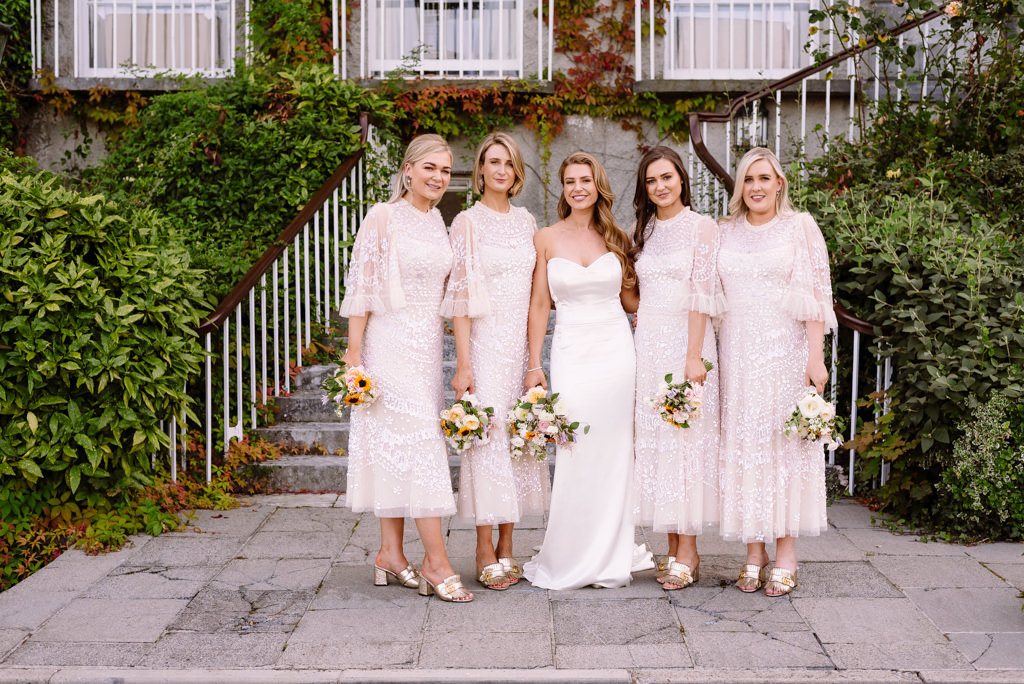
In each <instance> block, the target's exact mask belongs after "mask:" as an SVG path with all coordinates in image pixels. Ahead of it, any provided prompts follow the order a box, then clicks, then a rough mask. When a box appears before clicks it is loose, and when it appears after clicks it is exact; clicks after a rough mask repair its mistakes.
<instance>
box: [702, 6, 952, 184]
mask: <svg viewBox="0 0 1024 684" xmlns="http://www.w3.org/2000/svg"><path fill="white" fill-rule="evenodd" d="M940 16H942V12H941V11H940V10H931V11H930V12H927V13H926V14H923V15H922V16H920V17H919V18H917V19H912V20H910V21H905V22H903V23H902V24H900V25H899V26H897V27H895V28H894V29H892V30H891V31H889V32H888V33H887V34H886V36H887V38H888V37H895V36H898V35H900V34H902V33H906V32H907V31H910V30H913V29H915V28H917V27H918V26H920V25H922V24H926V23H928V22H929V21H931V20H932V19H937V18H938V17H940ZM877 43H878V37H877V36H872V37H871V38H870V39H868V40H867V41H865V44H864V46H863V47H861V46H854V47H852V48H849V49H847V50H843V51H842V52H840V53H837V54H835V55H832V56H831V57H829V58H828V59H826V60H825V61H824V62H822V63H821V64H818V65H813V66H809V67H804V68H803V69H801V70H800V71H795V72H793V73H792V74H790V75H789V76H786V77H784V78H780V79H779V80H777V81H773V82H771V83H767V84H765V85H763V86H761V87H760V88H758V89H757V90H751V91H750V92H749V93H745V94H743V95H740V96H739V97H737V98H736V99H734V100H733V101H732V102H730V103H729V107H728V109H726V110H725V111H724V112H691V113H690V115H689V117H688V119H687V121H688V124H689V128H690V141H691V142H692V143H693V150H694V152H696V153H697V156H698V157H699V158H700V160H701V161H702V162H704V165H705V166H707V167H708V170H709V171H711V173H713V174H714V175H715V177H716V178H718V180H720V181H722V184H723V185H724V186H725V189H726V192H728V193H729V194H730V195H731V194H732V191H733V188H734V187H735V183H734V182H733V179H732V176H730V175H729V172H728V171H726V169H725V168H723V167H722V165H721V164H719V163H718V160H717V159H715V157H714V155H713V154H711V152H709V151H708V148H707V146H706V145H705V144H704V136H703V135H701V130H700V125H701V123H703V122H705V121H713V122H717V123H725V122H728V121H732V120H733V119H734V118H736V113H737V112H739V111H740V110H741V109H743V108H744V107H746V106H747V105H748V104H750V103H752V102H756V101H758V100H760V99H762V98H764V97H767V96H769V95H772V94H774V93H775V92H776V91H779V90H782V89H784V88H788V87H789V86H791V85H795V84H797V83H800V82H801V81H803V80H804V79H806V78H808V77H810V76H813V75H814V74H817V73H820V72H822V71H825V70H827V69H830V68H832V67H833V66H835V65H836V64H838V63H839V62H843V61H845V60H847V59H849V58H851V57H853V56H855V55H857V54H860V53H861V52H865V51H866V50H870V49H871V48H873V47H874V46H875V45H876V44H877Z"/></svg>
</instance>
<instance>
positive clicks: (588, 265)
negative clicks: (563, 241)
mask: <svg viewBox="0 0 1024 684" xmlns="http://www.w3.org/2000/svg"><path fill="white" fill-rule="evenodd" d="M609 254H613V252H605V253H604V254H602V255H601V256H599V257H597V258H596V259H594V260H593V261H591V262H590V263H589V264H587V265H586V266H584V265H583V264H581V263H579V262H578V261H573V260H572V259H567V258H566V257H551V258H550V259H548V263H550V262H552V261H554V260H555V259H561V260H562V261H568V262H569V263H570V264H575V265H576V266H579V267H580V268H582V269H583V270H584V271H585V270H587V269H588V268H590V267H591V266H593V265H594V264H596V263H597V262H598V261H600V260H601V259H603V258H605V257H606V256H608V255H609Z"/></svg>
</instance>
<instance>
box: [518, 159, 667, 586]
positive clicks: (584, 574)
mask: <svg viewBox="0 0 1024 684" xmlns="http://www.w3.org/2000/svg"><path fill="white" fill-rule="evenodd" d="M558 177H559V180H560V181H561V183H562V195H561V197H560V198H559V200H558V215H559V217H560V218H561V220H560V221H559V222H558V223H556V224H555V225H553V226H549V227H547V228H543V229H541V230H539V231H538V232H537V233H536V235H534V245H535V246H536V248H537V265H536V268H535V270H534V273H533V293H532V295H531V300H530V315H529V322H528V337H529V348H530V359H529V365H528V366H527V369H528V370H527V374H526V378H525V383H524V384H525V385H526V387H527V388H530V387H534V386H536V385H542V386H543V387H545V388H546V387H547V382H546V380H545V378H544V371H543V370H542V369H541V361H540V358H541V348H542V347H543V344H544V335H545V333H546V332H547V325H548V316H549V314H550V313H551V306H552V302H554V304H555V305H556V310H557V318H556V322H555V334H554V339H553V341H552V344H551V389H552V391H554V392H558V395H559V400H560V401H561V403H562V404H563V405H564V406H565V412H566V415H567V416H568V417H569V418H570V420H573V421H580V422H581V423H584V424H589V425H590V432H589V433H588V434H586V435H584V434H583V431H582V429H581V430H578V431H577V437H578V439H577V442H576V444H574V445H571V447H569V448H565V447H559V448H558V454H557V461H556V465H555V479H554V484H553V485H552V489H551V511H550V513H549V514H548V528H547V532H546V533H545V535H544V543H543V545H542V546H541V549H540V553H538V554H537V555H536V556H534V558H533V560H531V561H530V562H528V563H526V565H525V566H524V568H523V573H524V575H525V577H526V578H527V579H528V580H530V582H532V583H533V584H534V585H536V586H539V587H543V588H545V589H578V588H580V587H585V586H587V585H593V586H599V587H624V586H626V585H628V584H629V582H630V579H631V577H630V571H631V570H640V569H644V568H649V567H653V563H652V562H651V558H650V554H649V553H646V550H645V549H644V548H643V547H638V548H637V549H636V550H635V549H634V545H633V522H632V517H631V506H630V501H629V492H630V482H631V475H632V469H633V418H632V416H633V401H634V393H635V374H636V357H635V355H634V351H633V337H632V333H631V331H630V327H629V322H628V320H627V319H626V314H625V311H624V310H623V308H622V304H621V302H620V299H619V298H620V295H621V294H622V292H623V290H626V291H632V288H633V285H634V284H635V283H636V273H635V272H634V271H633V266H632V264H631V263H630V262H629V259H628V258H627V256H626V254H627V251H628V249H629V240H628V239H627V238H626V235H625V233H623V232H622V231H621V230H620V229H619V228H618V226H616V225H615V219H614V218H613V217H612V210H611V208H612V200H613V199H614V196H613V195H612V192H611V187H610V184H609V182H608V176H607V174H606V173H605V170H604V167H602V166H601V164H600V163H599V162H598V161H597V160H596V159H595V158H594V157H592V156H591V155H589V154H586V153H585V152H576V153H574V154H571V155H569V157H567V158H566V159H565V161H563V162H562V165H561V167H560V168H559V169H558ZM634 556H636V558H634Z"/></svg>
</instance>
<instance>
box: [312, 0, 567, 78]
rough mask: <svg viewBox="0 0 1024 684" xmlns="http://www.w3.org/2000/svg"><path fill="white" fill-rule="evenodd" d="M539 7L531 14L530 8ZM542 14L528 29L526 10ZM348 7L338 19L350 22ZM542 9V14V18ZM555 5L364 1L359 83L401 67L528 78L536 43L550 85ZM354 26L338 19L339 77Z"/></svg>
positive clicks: (426, 73)
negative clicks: (530, 50) (529, 51)
mask: <svg viewBox="0 0 1024 684" xmlns="http://www.w3.org/2000/svg"><path fill="white" fill-rule="evenodd" d="M333 2H335V4H336V3H337V2H338V0H333ZM528 3H529V4H530V5H531V6H530V7H529V8H528V7H527V4H528ZM527 9H530V11H531V14H533V13H535V14H536V23H535V25H534V26H531V25H529V24H528V23H527V19H526V11H527ZM347 11H348V10H347V7H344V6H343V7H342V10H341V12H340V13H338V12H334V16H335V17H336V18H337V17H340V18H344V17H345V16H347ZM534 11H535V12H534ZM545 14H546V15H547V16H548V17H553V16H554V0H547V3H546V6H545V0H364V1H363V2H360V3H359V39H358V44H359V72H358V75H359V78H380V77H382V76H384V75H385V74H387V73H388V72H392V71H395V70H397V69H399V68H409V69H411V70H412V72H413V73H415V74H416V75H418V76H421V77H443V78H499V79H500V78H527V77H529V76H533V75H534V71H533V70H530V72H529V73H528V69H527V66H526V58H527V52H526V51H527V44H528V42H529V41H530V40H531V38H532V40H533V41H534V42H535V43H536V69H535V73H536V77H537V78H538V79H550V77H551V71H552V70H551V65H552V63H553V60H554V35H553V31H554V25H553V22H551V21H547V22H545V20H544V16H545ZM347 31H348V28H347V25H346V23H345V22H344V21H341V22H338V21H335V23H334V26H333V28H332V40H333V42H334V46H335V50H338V51H339V52H340V55H339V56H337V57H336V58H335V62H334V66H335V71H336V73H339V74H348V56H347V54H346V51H345V50H344V49H340V50H339V47H342V46H345V45H347V42H348V41H347V38H348V36H347Z"/></svg>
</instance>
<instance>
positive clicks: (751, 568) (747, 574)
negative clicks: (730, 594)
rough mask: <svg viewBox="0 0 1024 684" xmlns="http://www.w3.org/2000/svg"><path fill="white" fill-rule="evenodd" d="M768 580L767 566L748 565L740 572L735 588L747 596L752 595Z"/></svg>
mask: <svg viewBox="0 0 1024 684" xmlns="http://www.w3.org/2000/svg"><path fill="white" fill-rule="evenodd" d="M767 580H768V564H767V563H765V564H764V565H754V564H753V563H748V564H747V565H744V566H743V569H742V570H740V576H739V579H737V580H736V588H737V589H739V590H740V591H744V592H746V593H748V594H750V593H753V592H755V591H757V590H758V589H760V588H761V587H763V586H764V583H765V582H766V581H767Z"/></svg>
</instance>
